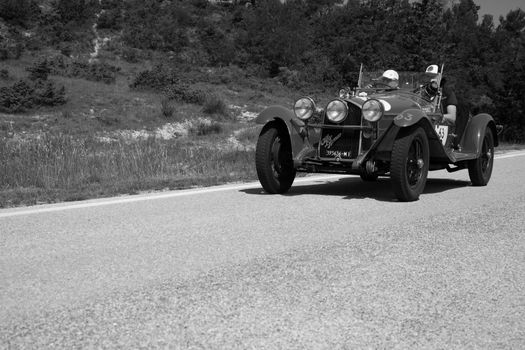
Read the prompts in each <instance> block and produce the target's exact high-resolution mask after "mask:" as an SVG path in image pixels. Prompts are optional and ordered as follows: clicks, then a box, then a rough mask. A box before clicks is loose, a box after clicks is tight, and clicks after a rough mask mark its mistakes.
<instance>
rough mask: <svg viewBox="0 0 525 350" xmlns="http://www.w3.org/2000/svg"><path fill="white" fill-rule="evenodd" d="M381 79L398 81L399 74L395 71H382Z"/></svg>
mask: <svg viewBox="0 0 525 350" xmlns="http://www.w3.org/2000/svg"><path fill="white" fill-rule="evenodd" d="M381 78H383V79H388V80H399V74H397V72H396V71H395V70H393V69H389V70H386V71H384V73H383V75H382V76H381Z"/></svg>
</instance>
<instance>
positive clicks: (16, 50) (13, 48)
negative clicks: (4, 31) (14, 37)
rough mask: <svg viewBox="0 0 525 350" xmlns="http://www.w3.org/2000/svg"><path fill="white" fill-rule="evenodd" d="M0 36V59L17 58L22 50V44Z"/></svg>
mask: <svg viewBox="0 0 525 350" xmlns="http://www.w3.org/2000/svg"><path fill="white" fill-rule="evenodd" d="M1 39H2V37H1V36H0V61H4V60H8V59H13V58H14V59H19V58H20V56H22V52H23V51H24V45H23V44H22V43H20V42H13V41H11V40H4V41H2V40H1Z"/></svg>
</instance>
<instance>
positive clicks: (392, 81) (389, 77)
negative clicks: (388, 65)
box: [366, 69, 399, 89]
mask: <svg viewBox="0 0 525 350" xmlns="http://www.w3.org/2000/svg"><path fill="white" fill-rule="evenodd" d="M373 80H374V81H375V82H376V83H373V84H368V85H367V86H366V87H367V88H373V87H377V84H379V85H383V86H388V87H389V88H391V89H397V88H398V86H399V74H397V72H396V71H395V70H393V69H388V70H386V71H384V72H383V75H381V76H380V77H379V78H376V79H373Z"/></svg>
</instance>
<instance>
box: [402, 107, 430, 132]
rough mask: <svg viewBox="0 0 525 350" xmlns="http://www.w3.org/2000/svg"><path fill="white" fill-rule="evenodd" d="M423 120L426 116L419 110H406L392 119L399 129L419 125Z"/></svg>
mask: <svg viewBox="0 0 525 350" xmlns="http://www.w3.org/2000/svg"><path fill="white" fill-rule="evenodd" d="M423 118H425V119H426V115H425V113H424V112H423V111H421V110H419V109H407V110H404V111H403V112H401V113H399V114H398V115H397V116H396V117H395V118H394V124H395V125H396V126H399V127H400V128H406V127H407V126H412V125H415V124H417V123H419V121H420V120H421V119H423Z"/></svg>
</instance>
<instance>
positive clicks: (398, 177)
mask: <svg viewBox="0 0 525 350" xmlns="http://www.w3.org/2000/svg"><path fill="white" fill-rule="evenodd" d="M429 153H430V152H429V148H428V138H427V135H426V134H425V132H424V131H423V129H422V128H417V129H415V130H413V131H412V132H410V133H409V134H407V135H405V136H402V137H400V138H398V139H396V140H395V141H394V147H393V149H392V159H391V164H390V177H391V181H392V188H393V190H394V193H395V195H396V197H397V199H399V200H400V201H402V202H411V201H416V200H418V199H419V195H420V194H421V193H422V192H423V190H424V189H425V184H426V182H427V175H428V168H429Z"/></svg>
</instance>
